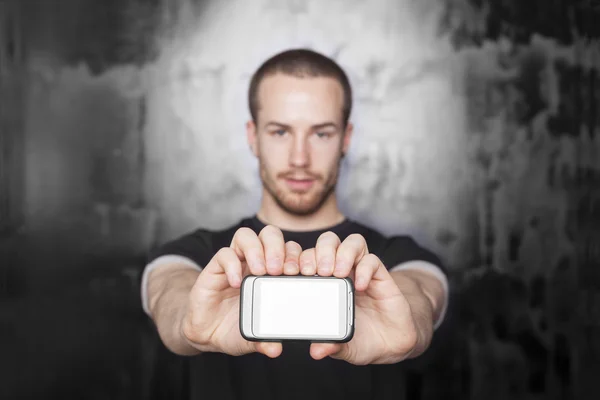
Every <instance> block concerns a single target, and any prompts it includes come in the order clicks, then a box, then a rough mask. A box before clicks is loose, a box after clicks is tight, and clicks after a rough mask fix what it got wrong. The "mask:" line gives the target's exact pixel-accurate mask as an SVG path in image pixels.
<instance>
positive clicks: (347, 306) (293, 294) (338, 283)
mask: <svg viewBox="0 0 600 400" xmlns="http://www.w3.org/2000/svg"><path fill="white" fill-rule="evenodd" d="M240 332H241V334H242V336H243V337H244V338H245V339H246V340H250V341H261V342H268V341H287V340H307V341H311V342H337V343H344V342H348V341H349V340H351V339H352V337H353V335H354V285H353V284H352V280H350V279H349V278H337V277H324V276H296V275H294V276H286V275H282V276H271V275H264V276H255V275H249V276H246V277H245V278H244V279H243V281H242V285H241V290H240Z"/></svg>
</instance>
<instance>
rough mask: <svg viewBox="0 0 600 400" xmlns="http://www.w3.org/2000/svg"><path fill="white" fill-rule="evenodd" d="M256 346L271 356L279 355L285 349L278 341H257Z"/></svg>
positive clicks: (260, 351) (258, 350)
mask: <svg viewBox="0 0 600 400" xmlns="http://www.w3.org/2000/svg"><path fill="white" fill-rule="evenodd" d="M254 348H255V349H256V351H257V352H259V353H262V354H264V355H266V356H267V357H270V358H276V357H279V356H280V355H281V353H282V351H283V346H282V345H281V343H278V342H256V343H255V344H254Z"/></svg>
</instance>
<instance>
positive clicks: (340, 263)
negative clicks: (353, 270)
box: [335, 260, 348, 270]
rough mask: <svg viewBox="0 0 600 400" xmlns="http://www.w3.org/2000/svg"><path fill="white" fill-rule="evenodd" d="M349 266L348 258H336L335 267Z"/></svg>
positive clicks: (344, 267)
mask: <svg viewBox="0 0 600 400" xmlns="http://www.w3.org/2000/svg"><path fill="white" fill-rule="evenodd" d="M347 266H348V262H347V261H346V260H336V262H335V269H339V270H346V269H347V268H346V267H347Z"/></svg>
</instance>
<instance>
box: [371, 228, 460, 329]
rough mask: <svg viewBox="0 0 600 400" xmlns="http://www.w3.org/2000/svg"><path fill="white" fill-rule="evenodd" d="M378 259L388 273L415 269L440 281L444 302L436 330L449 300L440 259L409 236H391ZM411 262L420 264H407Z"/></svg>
mask: <svg viewBox="0 0 600 400" xmlns="http://www.w3.org/2000/svg"><path fill="white" fill-rule="evenodd" d="M379 258H380V260H381V261H382V262H383V264H384V265H385V267H386V268H387V269H388V270H390V271H392V270H393V271H397V270H401V269H417V270H420V271H425V272H428V273H430V274H432V275H433V276H435V277H436V278H437V279H438V280H439V281H440V283H441V284H442V286H443V288H444V293H445V301H444V305H443V307H442V310H441V313H440V316H439V318H438V320H437V321H435V322H434V329H437V328H438V327H439V326H440V325H441V323H442V322H443V321H444V319H445V316H446V312H447V309H448V303H449V300H450V298H449V297H450V288H449V284H448V278H447V269H446V267H445V266H444V264H443V263H442V261H441V259H440V258H439V257H438V256H437V255H436V254H435V253H433V252H432V251H430V250H427V249H426V248H424V247H422V246H420V245H419V244H418V243H417V242H416V241H415V240H414V239H413V238H411V237H409V236H393V237H391V238H389V239H387V240H386V242H385V245H384V247H383V250H382V251H381V254H380V255H379ZM412 261H420V262H416V263H410V264H409V262H412Z"/></svg>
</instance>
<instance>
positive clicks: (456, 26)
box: [0, 0, 600, 399]
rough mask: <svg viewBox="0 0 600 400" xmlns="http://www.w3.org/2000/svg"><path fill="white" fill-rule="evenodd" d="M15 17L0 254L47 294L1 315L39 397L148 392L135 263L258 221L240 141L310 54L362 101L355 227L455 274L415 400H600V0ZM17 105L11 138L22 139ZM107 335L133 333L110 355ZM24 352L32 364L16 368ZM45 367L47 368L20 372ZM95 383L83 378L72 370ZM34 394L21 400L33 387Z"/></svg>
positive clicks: (464, 0) (233, 4) (104, 10)
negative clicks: (420, 252) (16, 44)
mask: <svg viewBox="0 0 600 400" xmlns="http://www.w3.org/2000/svg"><path fill="white" fill-rule="evenodd" d="M12 4H19V5H20V7H21V8H20V12H21V13H20V15H24V16H26V18H24V19H23V20H22V21H27V22H24V27H23V31H24V32H25V33H26V34H25V35H24V39H23V40H24V43H25V44H26V46H25V48H26V49H27V50H26V56H27V62H26V66H27V68H26V69H23V71H22V73H23V74H25V76H26V77H27V79H26V80H25V81H24V82H27V84H22V85H21V84H20V85H17V86H15V85H13V88H14V87H16V88H17V89H18V90H17V89H13V90H15V91H16V92H18V94H19V95H24V98H26V106H25V108H23V109H22V110H21V111H22V112H23V114H24V115H25V116H26V117H25V119H24V120H23V121H21V123H20V125H19V123H13V122H11V124H12V125H11V126H21V127H20V128H19V129H22V130H23V132H24V135H23V138H22V139H23V141H22V142H23V145H24V149H25V158H24V165H25V166H26V168H25V173H24V178H23V180H24V182H21V183H22V187H23V188H24V192H23V193H22V195H23V196H24V197H23V198H24V199H25V202H24V204H23V210H24V211H25V214H24V215H25V226H24V228H25V229H24V230H21V232H22V233H21V234H20V235H16V234H15V235H14V236H13V237H12V238H10V239H11V240H10V243H9V244H6V243H5V241H2V240H0V256H2V257H5V256H6V255H8V256H9V257H8V258H1V257H0V261H1V262H2V263H3V264H4V265H11V266H12V270H15V271H19V270H23V271H25V272H24V273H25V274H26V275H27V276H29V278H27V279H26V280H25V281H24V282H25V283H24V284H23V290H22V291H18V290H17V291H12V292H11V297H12V300H11V301H17V300H15V299H17V298H18V295H19V294H27V293H29V298H28V299H26V300H24V303H18V304H19V306H20V307H16V306H15V307H11V306H10V305H6V304H8V303H6V304H5V303H0V317H1V318H0V320H2V321H9V322H8V324H10V321H20V322H21V324H20V325H19V327H18V328H14V329H13V330H11V331H10V334H11V335H12V336H11V338H13V339H14V340H15V341H16V343H17V345H16V346H13V348H12V349H7V350H6V352H4V353H2V354H9V357H3V358H2V360H0V366H2V364H1V363H2V362H7V361H6V360H9V359H11V357H15V359H16V360H19V361H18V362H17V363H16V365H17V366H21V367H23V368H25V367H27V366H29V371H30V375H29V376H30V379H31V382H34V381H37V382H41V383H40V384H39V385H38V386H37V387H35V390H39V391H40V393H42V392H43V391H45V390H46V388H49V389H48V390H50V391H51V392H52V393H56V395H57V396H59V395H60V396H63V397H64V396H69V395H73V393H76V394H78V395H80V396H82V397H85V396H88V395H89V394H90V393H95V395H96V397H95V398H119V396H121V398H135V397H136V396H141V393H143V391H142V388H144V390H148V387H149V386H148V385H147V379H148V377H150V376H151V375H150V373H149V370H151V369H152V368H153V367H152V365H153V364H152V359H151V357H153V354H154V353H152V351H150V349H151V348H152V347H151V346H150V345H148V344H147V341H148V340H150V341H151V340H152V339H149V338H150V337H151V336H149V335H151V334H150V333H149V331H148V330H146V329H145V327H144V326H143V325H142V324H139V325H136V322H132V321H133V320H132V318H134V320H135V318H136V317H139V315H138V314H136V312H138V311H139V310H138V308H139V305H138V304H137V303H136V301H137V298H136V296H137V292H136V290H137V288H136V287H135V286H132V285H131V284H130V280H129V279H130V278H129V277H128V275H127V274H132V275H133V276H135V268H133V269H132V268H131V260H130V259H127V258H126V257H125V256H129V255H131V254H137V255H139V254H140V253H143V251H144V250H145V249H146V248H147V247H148V246H149V245H150V243H152V242H155V241H162V240H165V239H167V238H170V237H173V236H175V235H177V234H180V233H183V232H184V231H186V230H189V229H192V228H194V227H196V226H199V225H202V226H206V227H215V228H217V227H222V226H225V225H228V224H230V223H232V222H234V221H236V220H237V219H238V218H240V217H241V216H243V215H247V214H249V213H251V212H253V211H254V210H255V207H256V206H257V205H258V200H259V199H258V195H259V187H258V184H259V181H258V179H257V175H256V167H257V166H256V162H255V160H254V159H253V158H252V157H251V153H250V151H249V150H248V147H247V144H246V141H245V140H246V139H245V134H244V126H243V124H244V122H245V121H246V119H247V118H248V112H247V109H246V104H245V94H246V93H245V91H246V89H247V84H248V80H249V78H250V76H249V75H250V73H251V72H252V71H253V70H254V69H255V68H256V67H257V66H258V64H259V63H260V62H261V61H262V60H263V59H264V58H265V57H267V56H269V55H271V54H273V53H274V52H277V51H279V50H282V49H284V48H287V47H289V46H311V47H314V48H315V49H317V50H320V51H323V52H324V53H326V54H329V55H331V56H333V57H334V58H335V59H336V60H338V61H339V62H340V63H341V64H342V65H343V66H344V67H345V68H346V69H347V71H348V72H349V75H350V78H351V80H352V83H353V85H354V87H355V91H356V108H355V110H354V113H353V120H354V122H355V124H356V126H357V129H356V134H355V139H354V142H353V144H352V147H351V150H350V154H349V155H348V157H347V158H346V161H345V164H344V167H343V168H344V170H343V176H342V181H341V183H340V194H341V201H342V205H343V207H344V209H345V210H346V211H347V213H348V214H349V215H351V216H353V217H354V218H357V219H359V220H362V221H364V222H366V223H369V224H372V225H374V226H376V227H378V228H380V229H381V230H382V231H384V232H386V233H394V232H409V233H412V234H413V235H415V236H416V237H417V238H418V239H419V240H420V241H422V242H424V243H425V244H427V245H429V246H431V247H433V248H434V249H435V250H436V251H438V252H439V253H440V254H441V255H442V256H443V258H444V259H445V260H446V262H447V263H448V265H449V267H450V268H451V269H452V271H453V273H452V276H451V279H452V291H453V293H452V298H453V302H452V308H451V310H450V313H449V315H448V321H447V323H446V324H445V325H444V326H443V327H442V329H441V330H440V332H439V334H438V335H437V337H436V340H435V342H434V345H433V347H432V349H431V351H430V352H428V354H427V355H426V356H425V357H423V358H422V360H421V361H420V362H416V363H407V367H411V369H412V372H411V377H412V379H411V380H410V381H409V382H410V387H409V388H407V390H408V391H409V392H410V393H411V396H412V398H415V399H437V398H462V399H465V398H468V399H482V398H490V399H505V398H510V399H542V398H543V399H592V398H596V397H597V395H594V393H595V390H594V389H595V385H594V384H595V380H596V379H597V378H596V376H597V373H598V371H600V365H598V364H599V363H600V342H599V340H598V338H600V335H599V333H600V332H599V329H598V328H599V326H600V275H599V272H598V271H600V269H598V267H599V266H600V251H599V248H600V247H599V243H600V235H599V233H598V232H600V214H599V210H600V193H599V188H600V185H599V182H600V154H599V152H600V135H599V134H598V131H599V130H600V118H599V111H600V110H599V107H600V75H599V72H600V71H599V70H600V45H599V42H598V36H600V31H599V27H600V17H599V12H600V11H599V10H598V8H597V7H594V6H593V2H590V1H580V2H577V1H573V2H547V1H546V2H544V1H534V0H530V1H522V0H521V1H519V0H515V1H503V2H497V1H491V0H490V1H485V0H481V1H475V0H473V1H468V0H444V1H442V0H440V1H436V0H427V1H424V0H420V1H416V0H396V1H392V0H371V1H364V2H361V1H341V0H339V1H337V0H336V1H327V2H322V1H316V0H306V1H298V0H287V1H283V0H280V1H267V0H253V1H251V2H250V1H241V0H229V1H208V2H202V3H201V2H199V1H192V0H178V1H175V0H172V1H166V0H165V1H153V2H149V1H141V0H139V1H136V0H128V1H121V2H119V1H116V0H114V1H106V2H103V3H101V5H99V4H100V3H98V4H97V2H94V1H91V0H90V1H75V0H56V1H46V2H38V1H33V0H31V1H20V2H19V1H16V0H15V1H13V2H12ZM16 92H15V93H16ZM5 93H6V92H5V91H3V94H4V95H5ZM5 110H6V109H3V110H2V112H0V116H1V118H2V124H5V125H6V124H7V122H6V121H7V120H8V119H10V120H11V121H17V122H18V119H19V118H17V117H16V115H17V112H16V111H13V112H10V113H7V112H6V111H5ZM7 117H10V118H7ZM2 124H0V126H5V125H2ZM0 195H1V193H0ZM23 232H24V233H23ZM15 243H16V244H15ZM111 257H112V259H111ZM49 271H50V272H49ZM61 271H62V272H61ZM57 274H59V276H61V278H56V275H57ZM73 276H75V277H76V278H73ZM48 277H52V278H53V279H50V280H48ZM67 278H68V279H67ZM11 282H13V283H14V282H16V280H13V281H11ZM36 282H37V283H36ZM49 286H52V290H49V289H48V290H46V289H44V290H46V291H45V292H44V297H43V298H44V302H43V304H44V305H45V308H44V309H43V312H44V316H45V317H44V318H45V319H44V321H46V324H47V325H48V326H49V327H50V328H48V335H49V336H48V338H47V339H45V341H42V340H41V339H39V337H38V335H36V333H35V330H31V329H29V328H30V327H31V326H36V324H38V323H39V320H36V319H34V318H31V317H24V316H23V315H33V314H31V313H27V312H26V311H24V310H30V311H31V310H33V309H34V308H35V307H39V306H36V304H38V303H36V300H35V299H36V297H35V293H36V292H35V290H41V289H42V288H47V287H49ZM59 292H60V293H59ZM134 298H135V299H136V300H133V299H134ZM10 304H13V303H10ZM78 307H79V308H78ZM90 307H91V308H90ZM87 309H92V310H94V312H95V313H96V314H94V315H91V314H89V313H87V311H86V310H87ZM56 310H60V311H58V314H53V313H57V311H56ZM73 315H75V316H77V318H75V319H74V318H73ZM132 316H133V317H132ZM36 321H37V322H36ZM52 321H54V322H55V323H54V324H53V323H52ZM77 321H85V323H80V322H77ZM5 324H6V322H5ZM132 325H133V326H132ZM15 326H17V325H15ZM123 326H127V327H130V328H128V329H127V334H125V333H124V332H123ZM63 327H64V329H63ZM99 327H101V329H100V328H99ZM65 329H66V330H68V334H67V333H66V332H65ZM98 332H102V335H101V336H103V337H114V338H118V337H121V336H123V335H125V336H126V337H127V339H126V341H124V342H123V344H122V345H120V346H118V345H117V346H114V345H113V344H112V343H110V341H104V342H103V341H102V339H101V336H98V335H99V333H98ZM111 335H112V336H111ZM90 338H93V339H90ZM138 339H139V340H138ZM111 341H112V339H111ZM116 341H117V340H116V339H115V340H114V342H116ZM92 342H94V343H97V344H96V345H94V346H91V347H86V346H87V345H88V344H89V343H92ZM114 342H113V343H114ZM53 343H54V344H53ZM135 343H141V345H140V346H139V347H136V346H135V345H134V344H135ZM19 346H21V348H26V349H29V350H28V351H27V352H25V354H26V355H25V356H23V355H21V356H20V358H19V354H18V353H17V352H16V351H15V350H16V349H18V348H19ZM124 346H126V348H125V347H124ZM36 349H37V350H36ZM40 349H44V352H45V353H44V354H46V356H45V357H44V360H45V361H44V362H43V363H41V362H40V363H36V362H35V361H31V360H32V359H31V358H26V357H33V356H34V354H36V351H39V350H40ZM2 351H4V350H2ZM123 357H127V359H128V360H129V361H128V362H124V360H123ZM144 357H145V358H144ZM86 360H88V361H87V362H86ZM79 365H88V367H87V368H82V369H80V371H79V372H78V373H77V370H78V369H79V368H78V366H79ZM140 365H142V366H143V367H140ZM13 367H14V366H13ZM163 368H165V367H164V366H163ZM169 368H170V367H169ZM169 368H166V369H167V370H169ZM13 370H15V371H19V369H18V368H17V369H14V368H13ZM173 371H177V369H176V368H175V367H173V368H172V370H170V373H171V374H173V375H174V376H176V375H177V374H176V373H174V372H173ZM73 377H77V381H78V382H81V384H80V385H76V386H75V387H73V386H72V385H71V381H72V380H73V379H74V378H73ZM23 379H25V378H23ZM23 379H21V380H20V381H18V380H11V381H10V382H11V385H9V386H8V388H9V389H8V390H9V392H10V390H14V391H15V392H16V391H17V390H18V388H19V387H21V388H27V389H30V390H34V386H32V385H30V384H29V383H27V382H29V381H27V380H23ZM28 379H29V378H28ZM163 382H164V380H163ZM19 385H20V386H19ZM163 385H164V383H163ZM5 389H6V388H5ZM171 389H174V388H173V387H165V386H163V387H162V392H165V393H168V391H169V390H171ZM26 392H27V391H26V390H23V393H26ZM162 392H161V393H162ZM10 393H13V392H10ZM156 393H158V392H156ZM0 394H1V392H0ZM103 396H104V397H103ZM0 397H2V396H0ZM170 397H171V396H167V397H166V398H170Z"/></svg>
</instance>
